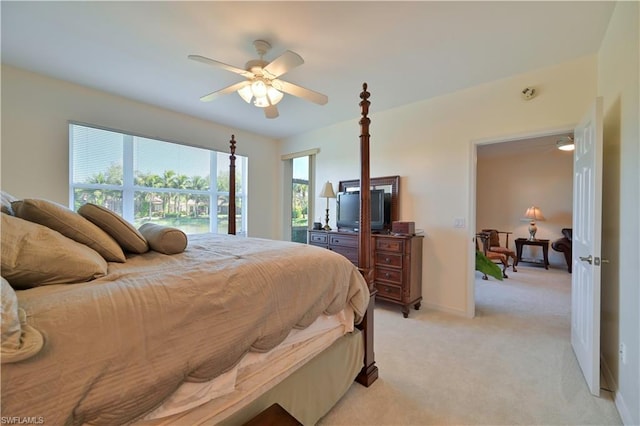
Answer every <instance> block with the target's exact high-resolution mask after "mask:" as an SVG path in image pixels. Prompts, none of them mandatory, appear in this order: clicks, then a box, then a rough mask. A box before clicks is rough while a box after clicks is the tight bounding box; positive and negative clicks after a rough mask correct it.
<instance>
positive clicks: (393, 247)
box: [376, 237, 404, 253]
mask: <svg viewBox="0 0 640 426" xmlns="http://www.w3.org/2000/svg"><path fill="white" fill-rule="evenodd" d="M378 250H381V251H392V252H395V253H403V252H404V240H401V239H397V238H384V237H378V238H376V251H378Z"/></svg>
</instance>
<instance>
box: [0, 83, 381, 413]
mask: <svg viewBox="0 0 640 426" xmlns="http://www.w3.org/2000/svg"><path fill="white" fill-rule="evenodd" d="M360 97H361V102H360V106H361V111H362V112H361V114H362V118H361V120H360V125H361V136H360V146H361V159H362V164H361V185H362V187H369V186H370V182H369V134H368V128H369V118H368V106H369V101H368V97H369V93H368V92H367V86H366V84H364V85H363V91H362V93H361V94H360ZM235 144H236V142H235V138H234V137H232V139H231V155H230V188H231V191H230V195H229V199H230V206H229V216H230V217H231V218H233V217H235V193H234V189H235V185H234V183H233V180H234V178H235V155H234V153H235ZM361 194H362V195H361V203H362V204H363V205H369V202H370V200H369V199H368V197H369V193H368V191H361ZM27 204H28V203H27V202H26V201H18V203H17V204H12V205H14V206H16V208H17V209H18V211H19V212H20V214H19V216H21V217H27V215H26V213H27V212H29V210H28V209H27V207H28V206H27ZM36 204H37V203H36ZM32 207H33V206H32ZM36 207H40V208H41V207H42V206H39V205H37V206H36ZM49 207H50V206H49ZM96 212H97V213H99V214H108V213H105V212H103V211H101V210H97V211H96ZM61 214H64V215H67V214H68V213H67V212H64V213H61ZM368 216H369V212H368V209H362V217H361V222H362V223H363V226H362V229H365V230H367V229H369V227H368V226H366V224H367V223H370V217H368ZM2 218H3V246H2V250H3V277H5V271H7V272H11V271H9V269H10V268H5V262H9V261H11V260H12V259H11V256H10V255H9V254H8V252H10V251H11V250H12V248H13V247H16V246H20V245H21V243H18V242H16V241H18V237H15V240H13V243H12V241H11V240H9V237H10V236H11V235H12V232H13V231H10V230H12V229H13V228H17V227H18V226H16V225H15V223H19V224H20V226H22V225H24V226H28V227H31V228H29V229H32V228H33V225H32V224H30V223H29V224H27V223H23V222H28V220H27V221H22V219H21V218H14V217H13V216H12V215H9V214H5V213H4V212H3V214H2ZM110 220H111V222H109V224H111V225H113V226H116V225H117V226H126V225H123V224H121V223H114V222H113V220H114V219H113V218H110ZM19 221H20V222H19ZM95 223H98V222H95ZM66 225H67V223H66V222H65V224H64V226H66ZM36 226H41V225H36ZM45 228H46V227H45ZM54 228H55V227H54ZM103 229H107V228H103ZM107 230H108V229H107ZM36 231H38V232H44V231H45V230H43V229H41V228H37V229H36ZM58 231H59V232H63V231H62V230H60V229H58ZM64 231H67V229H66V228H65V229H64ZM74 231H77V229H74ZM134 231H135V229H134ZM140 231H143V229H142V228H140ZM47 232H48V231H47ZM131 232H133V231H131ZM5 234H7V235H6V239H7V241H5ZM54 234H57V232H55V231H54V232H53V233H48V234H46V236H47V238H51V240H46V239H45V240H43V241H45V242H47V247H48V249H49V250H48V251H49V252H54V253H55V254H56V255H59V254H60V253H62V252H63V249H62V248H58V247H62V244H63V243H64V244H66V245H68V246H70V244H71V243H69V242H68V241H66V238H65V237H63V238H65V241H62V240H61V239H60V238H59V236H58V235H54ZM63 234H64V232H63ZM228 234H229V235H215V234H207V235H192V236H190V237H189V239H188V243H187V241H186V238H185V239H184V241H183V240H182V239H181V238H182V237H181V235H180V233H176V232H175V230H172V229H147V230H145V231H144V235H143V236H144V237H146V240H147V241H148V245H149V246H151V248H152V250H148V251H144V250H143V248H140V250H139V251H140V253H135V254H131V252H130V251H129V253H128V254H126V258H125V259H124V261H123V259H120V258H119V256H118V254H117V253H116V254H113V253H112V252H113V251H115V250H108V249H109V247H107V248H105V247H104V244H103V245H100V246H99V247H98V248H100V249H101V250H102V251H106V252H107V253H106V254H105V253H103V252H100V251H99V253H100V255H101V256H102V257H104V258H105V259H107V258H108V256H113V257H114V258H113V259H112V260H109V261H106V260H101V259H100V258H99V257H100V256H97V257H98V258H96V256H95V252H96V251H98V249H97V248H96V247H93V246H91V245H90V243H89V242H86V241H83V242H82V243H81V242H78V240H77V239H76V240H75V241H74V244H75V245H73V246H71V248H72V249H73V250H76V251H73V250H71V252H70V253H78V257H71V258H70V259H72V261H71V262H69V263H74V265H75V264H77V268H76V269H78V268H80V267H83V268H84V266H85V265H84V263H87V265H89V266H87V268H89V269H91V268H93V269H91V270H89V269H87V270H86V271H85V269H86V268H85V269H82V271H81V272H82V273H84V274H93V275H91V278H92V279H90V280H89V281H87V282H76V283H74V284H71V285H70V284H66V283H63V284H61V283H59V282H52V283H46V282H44V283H43V284H47V285H36V286H35V287H32V286H29V285H28V284H29V282H28V280H27V279H26V278H25V277H23V276H17V275H15V274H14V275H11V276H10V277H9V279H8V281H7V280H5V279H4V278H3V280H2V281H3V282H2V284H3V303H2V306H3V312H2V319H3V351H2V401H1V402H2V416H3V418H12V419H15V420H16V421H20V422H22V423H24V422H30V423H44V424H96V425H97V424H107V425H113V424H141V425H159V424H189V425H191V424H242V423H244V422H245V421H246V420H248V419H249V418H251V417H253V416H254V415H255V414H257V413H259V412H260V411H262V410H263V409H265V408H267V407H268V406H269V405H271V404H272V403H273V402H278V403H280V404H281V405H282V406H284V407H285V408H286V409H287V410H288V411H289V412H290V413H291V414H292V415H293V416H294V417H296V418H297V419H299V420H300V421H301V422H303V423H304V424H313V423H315V422H316V421H317V420H318V419H319V418H320V417H321V416H323V415H324V414H326V412H327V411H328V410H329V409H330V408H331V407H332V406H333V405H334V404H335V403H336V402H337V400H338V399H339V398H340V397H341V396H342V395H343V394H344V393H345V392H346V390H347V389H348V388H349V386H351V383H352V382H353V380H354V378H355V379H356V380H357V381H358V382H359V383H361V384H363V385H365V386H369V385H371V383H373V382H374V381H375V380H376V378H377V376H378V369H377V366H376V364H375V360H374V356H373V293H374V290H373V288H372V269H371V264H370V262H371V260H370V258H371V255H370V253H371V247H370V244H371V242H370V241H371V237H370V233H369V232H362V233H361V234H360V246H359V268H355V267H354V266H353V265H352V264H351V262H350V261H348V260H347V259H346V258H344V257H342V256H340V255H338V254H336V253H333V252H331V251H329V250H324V249H321V248H317V247H313V246H310V245H300V244H296V243H289V242H282V241H272V240H265V239H259V238H241V237H237V236H235V223H234V221H233V220H229V232H228ZM38 235H40V234H38ZM64 235H66V234H64ZM83 235H84V234H83ZM128 236H129V237H130V238H129V239H128V240H127V241H126V243H127V244H131V245H132V247H134V248H135V246H136V244H139V243H140V241H137V240H136V239H135V237H136V235H133V234H131V233H130V234H128ZM173 237H175V238H173ZM21 238H22V237H21ZM172 238H173V239H172ZM176 238H177V239H176ZM36 240H37V239H36ZM20 241H23V240H20ZM49 241H50V242H51V243H50V244H48V242H49ZM118 242H119V243H120V245H122V244H124V243H123V242H121V241H120V240H118ZM91 243H94V241H91ZM58 244H60V246H58ZM83 244H84V246H85V247H84V248H83V247H81V246H83ZM87 246H88V247H91V249H87ZM51 247H56V248H55V249H51ZM65 247H66V246H65ZM40 248H41V247H35V248H34V250H38V249H40ZM92 249H93V250H92ZM83 250H84V251H83ZM131 250H134V249H133V248H132V249H131ZM89 252H91V253H93V254H89ZM27 253H31V254H32V255H31V256H26V257H30V258H31V259H33V258H34V256H33V253H34V252H27ZM81 256H85V257H87V259H84V258H83V260H82V261H80V260H78V259H80V257H81ZM91 256H93V257H91ZM67 260H69V259H67ZM20 261H21V259H18V258H16V259H13V263H19V262H20ZM52 263H53V264H54V265H53V266H52V267H56V266H59V265H60V264H62V263H65V262H52ZM12 265H13V264H12ZM27 269H28V268H27ZM96 271H97V272H96ZM74 273H76V274H79V273H80V272H79V271H77V270H74ZM25 280H26V281H25ZM58 281H59V280H58ZM85 281H86V280H85ZM9 282H11V286H12V287H16V290H15V291H12V288H10V286H9V285H8V283H9ZM25 282H26V283H27V285H25ZM16 283H19V285H16ZM38 284H40V283H38ZM30 287H31V288H30ZM5 291H6V293H5ZM11 314H13V316H14V317H15V318H12V317H11ZM5 325H7V326H11V325H13V327H9V328H7V327H6V326H5ZM354 325H355V327H354ZM16 339H17V340H16ZM11 340H13V343H14V347H9V349H7V350H5V349H6V347H5V346H6V345H5V343H7V344H8V343H11ZM267 367H268V368H267Z"/></svg>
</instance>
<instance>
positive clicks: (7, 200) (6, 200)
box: [0, 191, 18, 216]
mask: <svg viewBox="0 0 640 426" xmlns="http://www.w3.org/2000/svg"><path fill="white" fill-rule="evenodd" d="M0 196H1V198H2V213H6V214H10V215H11V216H13V208H12V207H11V203H12V202H14V201H18V199H17V198H16V197H14V196H13V195H11V194H9V193H7V192H4V191H1V192H0Z"/></svg>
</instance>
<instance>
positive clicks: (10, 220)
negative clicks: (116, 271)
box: [1, 213, 107, 289]
mask: <svg viewBox="0 0 640 426" xmlns="http://www.w3.org/2000/svg"><path fill="white" fill-rule="evenodd" d="M1 239H2V261H1V264H2V276H3V277H4V278H6V279H7V281H9V283H10V284H11V286H12V287H13V288H16V289H26V288H31V287H37V286H41V285H47V284H65V283H78V282H85V281H90V280H92V279H94V278H98V277H102V276H104V275H106V274H107V262H105V260H104V259H103V258H102V257H101V256H100V255H99V254H98V253H96V252H95V250H92V249H90V248H89V247H87V246H85V245H84V244H80V243H78V242H76V241H73V240H72V239H69V238H67V237H65V236H64V235H62V234H60V233H59V232H56V231H54V230H53V229H50V228H47V227H46V226H42V225H39V224H37V223H33V222H29V221H27V220H23V219H20V218H17V217H13V216H9V215H7V214H4V213H3V214H2V233H1Z"/></svg>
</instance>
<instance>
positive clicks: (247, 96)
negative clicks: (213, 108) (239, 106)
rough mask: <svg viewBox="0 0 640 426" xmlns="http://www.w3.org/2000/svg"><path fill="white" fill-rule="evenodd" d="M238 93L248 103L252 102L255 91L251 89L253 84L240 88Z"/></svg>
mask: <svg viewBox="0 0 640 426" xmlns="http://www.w3.org/2000/svg"><path fill="white" fill-rule="evenodd" d="M238 95H240V97H241V98H242V99H244V101H245V102H246V103H248V104H250V103H251V98H253V92H252V91H251V85H250V84H247V85H246V86H244V87H243V88H242V89H240V90H238Z"/></svg>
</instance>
